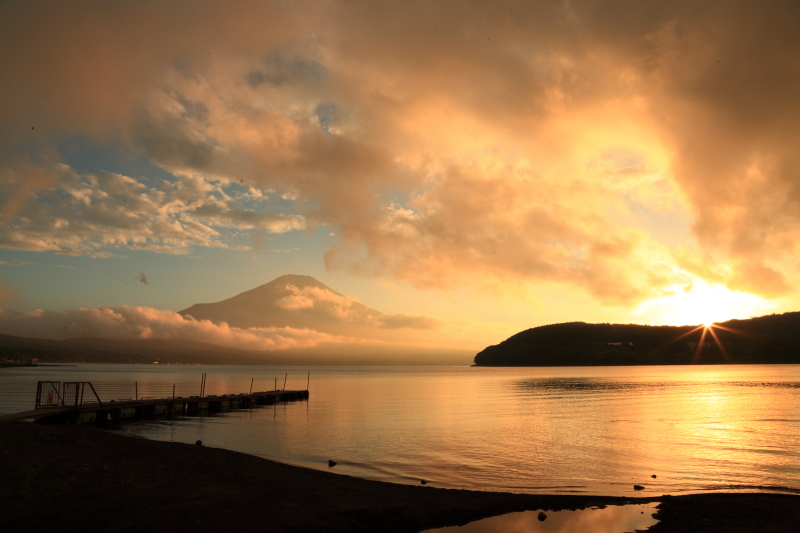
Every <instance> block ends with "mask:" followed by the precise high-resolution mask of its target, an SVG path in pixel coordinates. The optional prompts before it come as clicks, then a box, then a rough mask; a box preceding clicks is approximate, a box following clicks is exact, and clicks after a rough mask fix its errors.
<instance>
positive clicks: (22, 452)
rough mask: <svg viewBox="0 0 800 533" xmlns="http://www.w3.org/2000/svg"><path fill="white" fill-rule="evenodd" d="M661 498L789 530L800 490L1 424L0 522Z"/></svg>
mask: <svg viewBox="0 0 800 533" xmlns="http://www.w3.org/2000/svg"><path fill="white" fill-rule="evenodd" d="M656 501H657V502H661V503H660V505H659V510H658V514H657V516H656V518H658V519H659V520H660V522H659V523H658V524H656V525H655V526H653V527H652V528H650V529H649V530H648V531H652V532H656V533H658V532H666V531H672V532H709V533H716V532H723V531H724V532H725V533H735V532H739V531H741V532H745V531H753V530H756V529H757V530H759V532H760V533H768V532H772V531H775V532H782V531H791V530H793V529H794V527H796V525H797V523H800V496H798V495H794V494H786V493H766V492H756V493H743V492H736V493H705V494H692V495H680V496H648V497H641V498H639V497H637V498H630V497H609V496H586V495H529V494H512V493H502V492H479V491H469V490H460V489H440V488H435V487H431V486H430V485H425V486H421V485H420V486H413V485H398V484H392V483H386V482H381V481H372V480H367V479H361V478H355V477H350V476H346V475H341V474H334V473H329V472H324V471H319V470H313V469H308V468H303V467H298V466H292V465H288V464H284V463H278V462H274V461H270V460H267V459H263V458H260V457H256V456H251V455H247V454H244V453H240V452H234V451H230V450H225V449H221V448H208V447H205V446H196V445H190V444H183V443H173V442H162V441H151V440H146V439H134V438H130V437H128V436H124V435H118V434H113V433H109V432H107V431H104V430H102V429H100V428H96V427H93V426H75V425H66V426H64V425H45V424H5V425H1V426H0V530H3V531H9V532H12V531H31V530H45V529H50V528H53V527H54V526H55V527H56V528H67V529H73V530H92V531H140V530H147V531H175V532H177V531H192V532H193V533H197V532H202V531H226V530H229V531H233V530H235V529H244V528H247V529H248V530H256V531H261V530H267V531H276V532H295V531H296V532H300V531H320V532H322V531H330V532H356V531H389V532H391V531H396V532H416V531H422V530H424V529H431V528H436V527H444V526H453V525H463V524H465V523H467V522H470V521H473V520H478V519H480V518H486V517H489V516H495V515H498V514H504V513H510V512H516V511H524V510H536V509H544V510H546V511H547V510H550V511H555V510H563V509H579V508H584V507H590V506H596V505H622V504H625V503H649V502H656Z"/></svg>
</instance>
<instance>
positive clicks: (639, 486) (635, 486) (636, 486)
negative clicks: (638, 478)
mask: <svg viewBox="0 0 800 533" xmlns="http://www.w3.org/2000/svg"><path fill="white" fill-rule="evenodd" d="M633 490H644V487H643V486H641V485H634V486H633Z"/></svg>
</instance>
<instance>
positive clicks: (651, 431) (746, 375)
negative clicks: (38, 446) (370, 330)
mask: <svg viewBox="0 0 800 533" xmlns="http://www.w3.org/2000/svg"><path fill="white" fill-rule="evenodd" d="M309 371H310V372H311V381H310V387H309V390H310V399H309V401H308V402H296V403H289V404H285V405H276V406H267V407H263V408H257V409H252V410H242V411H234V412H231V413H225V414H220V415H212V416H208V417H183V418H176V419H174V420H168V419H162V420H156V421H145V422H133V423H127V424H125V425H122V426H120V427H119V429H117V430H116V431H119V432H122V433H125V434H128V435H133V436H139V437H145V438H148V439H156V440H166V441H178V442H189V443H193V442H194V441H195V440H197V439H200V440H202V441H203V442H204V444H206V445H208V446H216V447H222V448H228V449H232V450H238V451H242V452H245V453H250V454H253V455H258V456H261V457H266V458H269V459H275V460H278V461H283V462H286V463H292V464H297V465H303V466H308V467H311V468H318V469H324V470H327V469H328V467H327V461H328V459H333V460H335V461H337V462H338V463H339V464H338V465H337V466H336V467H334V468H333V469H332V471H333V472H336V473H340V474H349V475H354V476H359V477H365V478H370V479H380V480H385V481H392V482H399V483H414V484H418V483H419V480H421V479H425V480H428V481H429V482H430V483H431V484H432V485H433V486H437V487H455V488H467V489H477V490H501V491H512V492H527V493H594V494H608V495H633V494H637V495H647V494H654V493H655V494H664V493H673V494H676V493H685V492H694V491H709V490H740V489H741V490H752V489H754V488H756V489H763V490H794V491H800V423H799V422H800V366H798V365H763V366H762V365H757V366H756V365H751V366H690V367H688V366H687V367H572V368H465V367H433V368H431V367H391V368H386V367H319V368H307V367H294V368H277V367H242V366H207V367H203V366H161V367H158V366H155V365H77V366H71V367H38V368H27V369H22V368H18V369H0V413H8V412H15V411H22V410H25V409H30V408H32V407H33V401H34V396H35V388H36V381H37V380H40V379H41V380H63V381H67V380H74V381H79V380H86V381H92V382H93V383H94V384H95V386H96V388H97V389H98V391H99V392H100V395H101V397H102V398H103V399H104V400H105V399H111V398H117V399H122V398H131V397H133V396H134V395H135V394H136V391H135V389H134V383H135V382H138V394H139V396H140V397H141V396H171V394H172V385H173V384H175V385H176V390H177V394H178V395H183V396H188V395H195V394H197V393H198V390H199V384H200V375H201V374H202V373H203V372H207V373H208V381H207V385H206V393H207V394H222V393H232V392H247V391H248V390H249V388H250V383H251V379H253V380H254V389H253V390H271V389H272V388H273V384H274V382H275V379H276V378H277V381H278V388H281V387H282V386H283V380H284V378H285V374H286V373H288V382H287V384H286V388H287V389H305V388H306V380H307V372H309ZM652 475H656V476H657V477H656V478H655V479H654V478H652V477H651V476H652ZM634 484H639V485H644V486H645V487H646V488H645V490H644V491H643V492H642V491H637V492H634V491H633V485H634Z"/></svg>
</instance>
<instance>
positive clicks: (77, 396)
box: [0, 381, 308, 424]
mask: <svg viewBox="0 0 800 533" xmlns="http://www.w3.org/2000/svg"><path fill="white" fill-rule="evenodd" d="M88 391H91V393H92V395H93V396H94V399H93V401H92V400H89V401H86V402H85V401H84V397H85V396H88V395H87V392H88ZM89 397H90V396H89ZM307 399H308V390H271V391H261V392H252V391H251V392H246V393H242V394H222V395H209V396H205V395H198V396H188V397H181V396H174V394H173V396H172V397H169V398H137V399H128V400H110V401H109V400H107V401H101V400H100V397H99V396H98V395H97V393H96V391H95V390H94V387H93V386H92V384H91V383H90V382H88V381H85V382H80V381H79V382H64V383H60V382H52V381H40V382H39V383H38V386H37V391H36V409H32V410H30V411H24V412H21V413H14V414H10V415H0V424H4V423H10V422H21V421H23V420H31V419H33V420H34V421H35V422H42V423H62V424H63V423H74V424H89V423H94V422H105V421H109V420H114V421H116V420H124V419H127V418H148V417H152V416H156V415H168V414H173V415H174V414H195V413H200V412H211V413H215V412H227V411H230V410H231V409H247V408H251V407H254V406H256V405H272V404H275V403H279V402H292V401H298V400H307Z"/></svg>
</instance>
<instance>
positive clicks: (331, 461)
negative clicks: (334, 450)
mask: <svg viewBox="0 0 800 533" xmlns="http://www.w3.org/2000/svg"><path fill="white" fill-rule="evenodd" d="M337 464H338V463H337V462H336V461H333V460H331V459H328V467H329V468H330V467H334V466H336V465H337Z"/></svg>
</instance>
